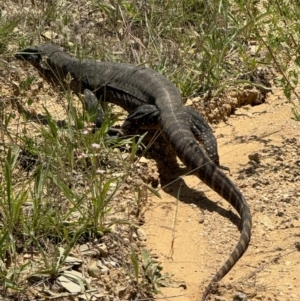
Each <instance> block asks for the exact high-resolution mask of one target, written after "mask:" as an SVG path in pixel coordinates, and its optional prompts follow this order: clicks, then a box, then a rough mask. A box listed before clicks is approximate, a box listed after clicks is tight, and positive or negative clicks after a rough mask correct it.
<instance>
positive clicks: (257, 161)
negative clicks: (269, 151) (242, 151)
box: [248, 153, 261, 163]
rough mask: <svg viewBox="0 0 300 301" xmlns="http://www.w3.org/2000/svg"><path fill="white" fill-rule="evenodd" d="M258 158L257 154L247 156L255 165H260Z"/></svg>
mask: <svg viewBox="0 0 300 301" xmlns="http://www.w3.org/2000/svg"><path fill="white" fill-rule="evenodd" d="M260 157H261V156H260V154H259V153H253V154H249V155H248V158H249V160H251V161H254V162H256V163H260Z"/></svg>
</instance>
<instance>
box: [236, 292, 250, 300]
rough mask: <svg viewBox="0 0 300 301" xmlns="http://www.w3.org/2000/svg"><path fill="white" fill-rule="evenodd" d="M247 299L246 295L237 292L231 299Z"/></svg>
mask: <svg viewBox="0 0 300 301" xmlns="http://www.w3.org/2000/svg"><path fill="white" fill-rule="evenodd" d="M247 300H248V298H247V296H246V294H244V293H242V292H237V293H236V294H235V295H234V297H233V301H247Z"/></svg>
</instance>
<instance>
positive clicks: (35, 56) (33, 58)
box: [15, 47, 42, 66]
mask: <svg viewBox="0 0 300 301" xmlns="http://www.w3.org/2000/svg"><path fill="white" fill-rule="evenodd" d="M15 58H17V59H19V60H24V61H27V62H29V63H31V64H32V65H33V66H38V65H39V64H40V62H41V60H42V55H41V52H40V51H39V50H38V49H37V48H34V47H28V48H26V49H24V50H21V51H18V52H17V53H16V54H15Z"/></svg>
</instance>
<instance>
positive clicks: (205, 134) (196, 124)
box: [185, 107, 230, 171]
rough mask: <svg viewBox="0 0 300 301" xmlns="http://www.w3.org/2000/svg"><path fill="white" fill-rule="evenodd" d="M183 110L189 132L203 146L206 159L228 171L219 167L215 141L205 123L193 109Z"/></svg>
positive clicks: (225, 168)
mask: <svg viewBox="0 0 300 301" xmlns="http://www.w3.org/2000/svg"><path fill="white" fill-rule="evenodd" d="M185 110H186V113H187V115H188V118H189V121H190V126H191V130H192V132H193V134H194V136H195V138H196V140H197V141H198V142H199V143H200V144H201V145H203V147H204V149H205V151H206V153H207V155H208V157H209V158H210V159H211V160H212V161H213V162H214V163H215V164H216V165H217V166H218V167H219V168H221V169H224V170H228V171H229V170H230V169H229V168H228V167H226V166H223V165H220V159H219V154H218V144H217V140H216V137H215V136H214V134H213V131H212V129H211V127H210V126H209V125H208V123H207V121H206V120H205V119H204V118H203V117H202V116H201V115H200V114H198V113H197V112H196V111H195V110H194V109H192V108H190V107H185Z"/></svg>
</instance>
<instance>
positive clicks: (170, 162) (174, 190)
mask: <svg viewBox="0 0 300 301" xmlns="http://www.w3.org/2000/svg"><path fill="white" fill-rule="evenodd" d="M156 143H157V144H159V145H160V146H159V151H157V148H158V147H157V146H156V145H155V144H154V145H153V146H154V147H150V149H149V151H148V157H149V158H151V159H154V160H155V161H156V164H157V167H158V172H159V179H160V183H161V186H162V190H163V191H164V192H165V193H167V194H169V195H171V196H173V197H174V198H178V192H179V193H180V195H179V200H180V201H181V202H183V203H186V204H195V205H196V206H197V207H198V208H199V209H200V210H201V211H204V210H207V211H209V212H217V213H218V214H220V215H221V216H223V217H225V218H227V219H228V220H230V222H231V223H233V224H234V225H236V226H237V228H238V229H239V231H241V219H240V217H239V216H238V215H237V214H236V213H234V212H233V211H231V210H227V209H224V208H222V207H220V206H219V205H218V204H217V203H216V202H215V201H212V200H211V199H209V198H208V197H206V195H205V193H204V192H202V191H199V189H194V188H192V187H189V186H188V185H187V184H186V183H185V181H184V180H183V179H182V177H183V176H185V175H186V174H191V175H192V173H190V170H189V169H188V168H186V167H180V166H179V164H178V161H177V158H176V155H175V153H174V152H173V151H172V150H171V149H170V147H169V146H168V145H167V143H166V142H165V141H164V140H163V138H161V139H159V140H157V141H156ZM155 146H156V147H155ZM197 181H200V179H198V178H197Z"/></svg>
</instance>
